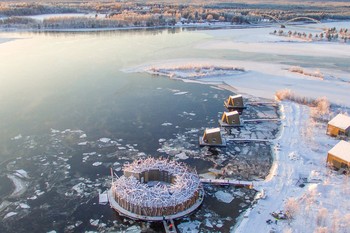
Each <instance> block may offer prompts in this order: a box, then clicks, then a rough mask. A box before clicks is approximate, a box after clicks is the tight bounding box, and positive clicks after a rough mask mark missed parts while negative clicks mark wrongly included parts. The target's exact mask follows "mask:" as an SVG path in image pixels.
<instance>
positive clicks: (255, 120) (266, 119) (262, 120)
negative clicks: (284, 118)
mask: <svg viewBox="0 0 350 233" xmlns="http://www.w3.org/2000/svg"><path fill="white" fill-rule="evenodd" d="M242 121H243V123H251V122H265V121H281V119H280V118H260V119H248V120H242Z"/></svg>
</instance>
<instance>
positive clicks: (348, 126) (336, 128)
mask: <svg viewBox="0 0 350 233" xmlns="http://www.w3.org/2000/svg"><path fill="white" fill-rule="evenodd" d="M327 134H328V135H330V136H334V137H337V136H350V117H349V116H346V115H344V114H338V115H337V116H335V117H334V118H333V119H332V120H330V121H329V122H328V126H327Z"/></svg>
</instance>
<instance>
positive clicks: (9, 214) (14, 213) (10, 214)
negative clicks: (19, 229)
mask: <svg viewBox="0 0 350 233" xmlns="http://www.w3.org/2000/svg"><path fill="white" fill-rule="evenodd" d="M15 215H17V213H16V212H9V213H7V214H6V215H5V216H4V219H7V218H9V217H12V216H15Z"/></svg>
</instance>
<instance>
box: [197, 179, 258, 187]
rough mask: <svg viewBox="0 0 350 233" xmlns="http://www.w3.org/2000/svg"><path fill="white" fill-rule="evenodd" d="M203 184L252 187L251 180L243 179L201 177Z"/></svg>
mask: <svg viewBox="0 0 350 233" xmlns="http://www.w3.org/2000/svg"><path fill="white" fill-rule="evenodd" d="M201 182H202V183H203V184H213V185H232V186H236V187H245V188H253V182H251V181H244V180H230V179H201Z"/></svg>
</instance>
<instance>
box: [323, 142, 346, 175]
mask: <svg viewBox="0 0 350 233" xmlns="http://www.w3.org/2000/svg"><path fill="white" fill-rule="evenodd" d="M327 163H329V164H331V165H332V166H333V167H335V168H338V169H340V168H350V143H349V142H346V141H344V140H341V141H340V142H338V143H337V145H335V146H334V147H333V148H332V149H331V150H330V151H328V155H327Z"/></svg>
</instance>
